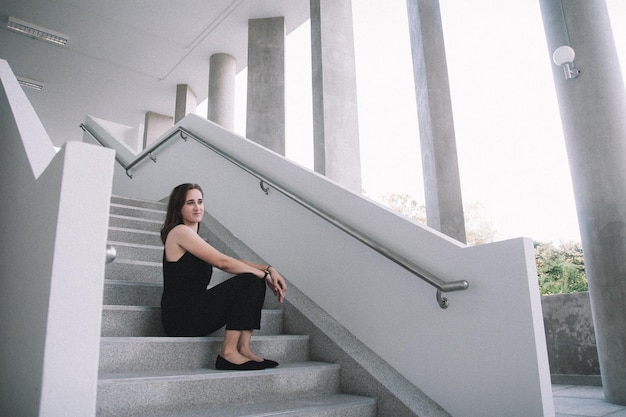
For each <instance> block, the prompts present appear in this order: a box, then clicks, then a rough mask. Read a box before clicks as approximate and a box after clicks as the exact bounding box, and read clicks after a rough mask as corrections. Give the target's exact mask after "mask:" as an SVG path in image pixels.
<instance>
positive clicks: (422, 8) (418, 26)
mask: <svg viewBox="0 0 626 417" xmlns="http://www.w3.org/2000/svg"><path fill="white" fill-rule="evenodd" d="M407 11H408V16H409V29H410V34H411V51H412V56H413V74H414V78H415V95H416V97H417V116H418V120H419V130H420V143H421V149H422V167H423V168H422V170H423V175H424V189H425V198H426V221H427V224H428V226H430V227H432V228H433V229H436V230H439V231H440V232H442V233H444V234H446V235H448V236H450V237H452V238H454V239H456V240H458V241H461V242H465V241H466V236H465V219H464V216H463V200H462V196H461V180H460V176H459V165H458V160H457V152H456V137H455V134H454V120H453V117H452V103H451V100H450V84H449V82H448V66H447V62H446V51H445V46H444V42H443V29H442V26H441V11H440V9H439V1H438V0H407Z"/></svg>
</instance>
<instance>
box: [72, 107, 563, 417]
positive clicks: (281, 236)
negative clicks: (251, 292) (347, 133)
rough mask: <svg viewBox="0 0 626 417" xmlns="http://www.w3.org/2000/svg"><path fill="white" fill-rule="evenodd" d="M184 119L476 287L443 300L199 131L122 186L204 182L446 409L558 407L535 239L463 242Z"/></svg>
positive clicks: (322, 300)
mask: <svg viewBox="0 0 626 417" xmlns="http://www.w3.org/2000/svg"><path fill="white" fill-rule="evenodd" d="M91 123H93V120H89V119H87V120H86V121H85V124H86V125H89V124H91ZM177 127H182V128H184V129H185V130H187V131H189V132H191V133H192V134H193V135H194V136H196V137H199V138H202V140H204V141H207V142H209V143H211V145H212V146H214V147H216V148H218V149H220V150H221V151H222V152H224V153H225V154H227V155H230V156H231V157H234V158H236V159H237V160H238V161H240V162H241V163H242V164H243V165H245V166H247V167H249V168H250V169H252V170H253V171H254V172H256V173H258V174H260V175H261V176H262V177H264V178H268V179H270V180H271V182H272V183H274V184H278V185H280V187H281V188H283V189H286V190H289V191H290V192H292V193H294V194H296V195H298V196H299V197H300V198H302V199H303V200H305V201H308V202H310V203H311V205H313V206H314V207H320V208H322V209H323V210H324V211H325V212H327V213H328V214H330V215H331V216H333V217H334V218H336V219H338V220H340V221H341V222H342V223H345V224H347V225H348V226H349V227H350V228H352V229H354V230H358V231H361V232H362V233H363V234H364V235H366V236H369V237H371V238H372V239H373V240H375V241H376V242H379V243H380V244H381V245H382V246H383V247H386V248H388V249H389V250H390V251H392V252H394V253H396V254H398V255H400V256H401V257H403V258H406V259H408V260H410V261H411V262H412V263H414V264H415V265H419V266H420V267H422V268H423V269H425V270H427V271H429V272H431V273H433V274H434V275H436V276H439V277H442V278H443V279H445V280H450V281H458V280H467V281H469V282H470V283H471V285H470V286H469V288H468V289H467V290H466V291H460V292H454V293H450V295H449V298H450V307H449V308H448V309H446V310H443V309H441V308H440V307H439V306H438V305H437V304H436V303H435V302H434V294H433V290H432V288H431V287H430V286H429V285H428V284H427V283H425V282H423V281H421V280H419V279H417V278H416V277H415V276H414V275H413V274H411V273H410V272H408V271H407V270H405V269H404V268H402V267H400V266H398V265H397V264H395V263H394V262H392V261H391V260H389V259H388V258H386V257H385V256H383V255H380V254H379V253H377V252H376V251H374V250H372V249H371V248H370V247H368V246H367V245H365V244H363V243H362V242H360V241H359V240H358V239H354V238H352V237H350V236H349V235H348V234H346V233H345V232H344V231H343V230H340V229H339V228H337V227H335V226H334V225H333V224H331V223H329V222H327V221H325V220H323V219H321V218H320V217H319V216H317V215H316V214H313V213H311V212H310V211H308V210H307V209H305V208H303V207H302V206H301V205H300V204H298V203H296V202H294V201H293V200H291V199H290V198H288V197H286V196H285V195H283V194H281V193H279V192H277V191H276V190H273V189H272V188H271V187H270V188H269V190H268V192H267V194H266V192H265V191H264V190H263V189H262V187H261V186H260V184H259V181H258V179H257V178H256V177H254V176H252V175H250V174H249V173H248V172H246V171H244V170H242V169H240V168H239V167H238V166H236V165H234V164H232V163H231V162H229V161H227V160H225V159H224V158H222V157H221V156H219V155H218V154H215V153H213V152H211V151H209V150H207V149H206V148H205V147H204V146H203V145H201V144H199V143H198V142H196V141H192V140H187V141H185V140H184V139H183V138H181V139H180V140H176V141H171V143H170V144H168V145H167V146H165V147H163V148H161V149H160V150H159V151H158V152H155V153H153V155H152V156H154V157H155V159H156V162H152V161H150V160H146V161H145V162H142V163H141V165H139V166H137V167H136V169H135V170H134V171H133V172H132V179H131V178H130V177H129V176H128V175H127V174H126V172H125V169H124V168H122V167H120V166H117V167H116V172H115V176H114V192H115V193H119V194H122V195H127V196H133V197H137V198H148V199H157V200H158V199H164V198H166V197H167V195H168V194H169V192H170V190H171V189H172V188H173V187H174V186H176V185H178V184H180V183H182V182H197V183H200V184H201V185H202V187H203V188H204V190H205V206H206V209H207V211H209V212H210V213H211V215H212V216H213V217H215V218H216V219H217V220H218V221H219V222H220V223H222V224H223V225H224V226H226V227H227V228H228V229H229V230H230V231H231V232H232V233H233V234H234V235H235V236H237V237H238V238H239V239H241V240H242V241H243V242H245V243H246V244H247V245H248V246H249V247H251V248H252V249H253V250H254V251H255V252H256V253H258V254H259V255H260V256H261V257H262V258H264V259H266V260H267V261H268V262H271V263H272V264H275V265H276V266H277V267H278V268H279V269H280V270H282V271H283V272H284V274H285V276H286V277H287V279H288V280H289V281H290V282H292V283H293V284H294V285H295V286H297V287H298V289H299V290H301V291H302V292H303V293H304V294H306V295H307V296H308V297H309V298H310V299H312V300H313V301H314V302H315V303H317V304H318V305H319V306H320V307H321V308H323V309H324V310H325V311H327V312H328V313H329V314H330V315H331V316H333V317H334V318H335V319H336V320H338V321H339V322H340V323H341V324H342V325H343V326H344V327H346V328H347V329H348V330H349V331H350V332H351V333H352V334H353V335H354V336H356V337H357V338H358V339H360V340H361V341H362V342H363V343H365V344H366V345H367V346H368V347H369V348H370V349H372V350H373V351H374V352H375V353H376V354H378V355H379V356H380V357H381V358H383V359H384V360H385V361H387V362H388V363H389V364H390V365H391V366H393V367H394V368H395V369H397V370H398V371H399V372H400V373H401V374H403V375H404V376H405V377H406V378H407V379H408V380H409V381H411V382H412V383H414V384H415V385H416V386H417V387H418V388H419V389H421V390H422V391H424V393H425V394H426V395H428V396H429V397H430V398H432V399H433V400H434V401H436V402H437V403H438V404H440V405H441V406H442V407H443V408H444V409H446V410H447V411H448V412H450V414H452V415H464V416H470V417H471V416H485V415H503V416H506V415H511V414H510V413H511V410H515V412H518V413H522V414H524V415H537V416H542V415H544V416H549V415H552V414H553V405H552V394H551V385H550V375H549V366H548V360H547V352H546V344H545V334H544V329H543V318H542V313H541V301H540V296H539V290H538V284H537V278H536V268H535V263H534V254H533V246H532V241H531V240H530V239H528V238H518V239H512V240H508V241H504V242H497V243H493V244H489V245H484V246H477V247H467V246H465V245H463V244H460V243H458V242H456V241H454V240H452V239H450V238H448V237H446V236H444V235H442V234H440V233H437V232H435V231H433V230H431V229H429V228H427V227H425V226H422V225H419V224H416V223H413V222H411V221H409V220H407V219H405V218H402V217H400V216H398V215H397V214H395V213H393V212H391V211H390V210H388V209H386V208H384V207H382V206H380V205H378V204H376V203H374V202H372V201H370V200H368V199H366V198H364V197H362V196H360V195H356V194H354V193H352V192H350V191H347V190H346V189H344V188H342V187H340V186H338V185H337V184H334V183H333V182H332V181H330V180H328V179H327V178H325V177H323V176H321V175H318V174H316V173H314V172H311V171H310V170H308V169H305V168H302V167H300V166H298V165H297V164H294V163H292V162H290V161H288V160H286V159H285V158H283V157H281V156H280V155H278V154H275V153H273V152H271V151H268V150H266V149H264V148H262V147H261V146H259V145H257V144H255V143H253V142H251V141H248V140H246V139H244V138H241V137H239V136H237V135H235V134H233V133H232V132H228V131H226V130H224V129H222V128H220V127H219V126H217V125H215V124H213V123H211V122H209V121H207V120H205V119H202V118H200V117H198V116H195V115H188V116H187V117H186V118H185V119H183V120H182V121H181V122H179V124H178V125H177V126H176V127H175V128H177ZM168 134H169V133H167V134H166V135H165V136H167V135H168ZM84 140H85V141H87V140H89V138H88V135H87V134H86V135H85V136H84ZM263 188H265V187H263ZM288 297H289V295H288V294H287V298H288ZM512 376H514V377H512ZM520 410H523V411H520Z"/></svg>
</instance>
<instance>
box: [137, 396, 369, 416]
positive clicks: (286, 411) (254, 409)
mask: <svg viewBox="0 0 626 417" xmlns="http://www.w3.org/2000/svg"><path fill="white" fill-rule="evenodd" d="M375 404H376V400H375V399H373V398H370V397H362V396H358V395H349V394H332V395H324V396H320V397H309V398H294V399H290V400H282V401H266V402H263V403H246V404H237V405H232V406H222V407H211V408H198V409H189V410H177V411H175V412H174V413H167V412H163V411H158V412H155V413H149V414H142V417H166V416H174V415H175V416H177V417H233V416H238V417H263V416H270V415H281V416H290V415H304V414H302V413H304V412H306V413H307V414H306V415H311V414H312V413H314V412H319V411H323V410H329V409H333V410H337V409H341V408H348V407H355V406H374V405H375Z"/></svg>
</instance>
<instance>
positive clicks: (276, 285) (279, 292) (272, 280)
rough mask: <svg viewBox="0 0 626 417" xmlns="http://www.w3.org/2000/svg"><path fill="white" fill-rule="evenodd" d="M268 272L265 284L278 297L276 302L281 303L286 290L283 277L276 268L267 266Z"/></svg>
mask: <svg viewBox="0 0 626 417" xmlns="http://www.w3.org/2000/svg"><path fill="white" fill-rule="evenodd" d="M268 271H269V274H268V275H267V278H266V281H267V286H268V287H270V289H271V290H272V291H273V292H274V295H275V296H276V297H278V302H280V303H282V302H283V301H284V300H285V293H286V292H287V284H286V283H285V279H284V278H283V276H282V275H280V272H278V271H277V270H276V268H273V267H269V268H268Z"/></svg>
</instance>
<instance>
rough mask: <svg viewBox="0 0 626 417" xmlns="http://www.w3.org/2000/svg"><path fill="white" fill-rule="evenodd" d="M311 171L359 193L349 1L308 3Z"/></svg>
mask: <svg viewBox="0 0 626 417" xmlns="http://www.w3.org/2000/svg"><path fill="white" fill-rule="evenodd" d="M311 58H312V59H311V61H312V67H313V68H312V74H313V141H314V165H315V171H316V172H319V173H320V174H323V175H326V176H327V177H328V178H330V179H332V180H334V181H336V182H337V183H339V184H341V185H343V186H344V187H346V188H348V189H350V190H352V191H354V192H356V193H359V194H360V193H361V191H362V190H361V154H360V145H359V118H358V106H357V94H356V71H355V63H354V34H353V27H352V2H351V0H311Z"/></svg>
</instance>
